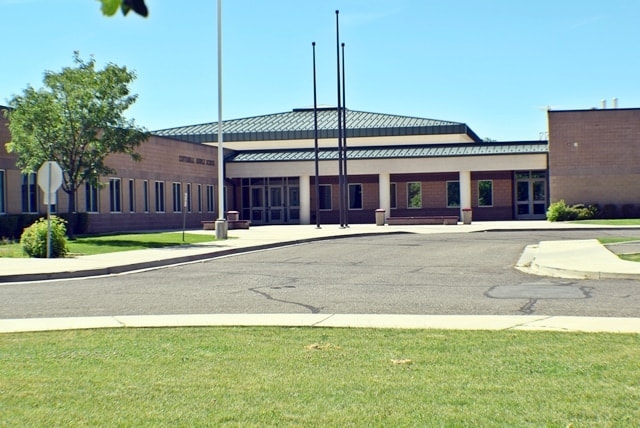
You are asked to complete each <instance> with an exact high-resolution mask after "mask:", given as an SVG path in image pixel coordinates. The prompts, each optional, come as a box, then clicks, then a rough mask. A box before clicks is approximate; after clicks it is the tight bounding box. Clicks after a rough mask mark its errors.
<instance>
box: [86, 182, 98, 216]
mask: <svg viewBox="0 0 640 428" xmlns="http://www.w3.org/2000/svg"><path fill="white" fill-rule="evenodd" d="M84 194H85V205H84V207H85V211H87V212H88V213H97V212H98V186H97V185H95V184H91V183H84Z"/></svg>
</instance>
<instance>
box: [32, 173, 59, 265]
mask: <svg viewBox="0 0 640 428" xmlns="http://www.w3.org/2000/svg"><path fill="white" fill-rule="evenodd" d="M61 185H62V168H60V165H58V163H57V162H55V161H47V162H45V163H43V164H42V166H41V167H40V169H39V170H38V186H40V188H41V189H42V191H43V192H44V203H45V205H46V206H47V258H48V259H50V258H51V205H52V204H55V203H57V198H56V192H57V191H58V189H59V188H60V186H61Z"/></svg>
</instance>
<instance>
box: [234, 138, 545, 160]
mask: <svg viewBox="0 0 640 428" xmlns="http://www.w3.org/2000/svg"><path fill="white" fill-rule="evenodd" d="M548 149H549V147H548V143H547V141H521V142H509V143H461V144H446V145H444V144H438V145H433V144H430V145H420V146H402V147H398V146H385V147H354V148H348V150H347V157H348V159H349V160H356V159H393V158H396V159H397V158H436V157H456V156H491V155H517V154H538V153H547V152H548ZM314 153H315V152H314V149H313V148H309V149H289V150H247V151H242V152H237V153H234V154H233V155H231V156H230V157H229V158H228V159H227V162H290V161H313V160H314V159H315V154H314ZM318 159H320V160H335V159H338V149H337V148H335V149H326V148H323V149H320V150H319V152H318Z"/></svg>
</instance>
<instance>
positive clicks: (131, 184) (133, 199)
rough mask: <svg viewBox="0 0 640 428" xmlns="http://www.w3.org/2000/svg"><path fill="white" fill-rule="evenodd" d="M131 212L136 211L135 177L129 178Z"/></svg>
mask: <svg viewBox="0 0 640 428" xmlns="http://www.w3.org/2000/svg"><path fill="white" fill-rule="evenodd" d="M129 212H130V213H134V212H136V186H135V181H134V180H133V179H130V180H129Z"/></svg>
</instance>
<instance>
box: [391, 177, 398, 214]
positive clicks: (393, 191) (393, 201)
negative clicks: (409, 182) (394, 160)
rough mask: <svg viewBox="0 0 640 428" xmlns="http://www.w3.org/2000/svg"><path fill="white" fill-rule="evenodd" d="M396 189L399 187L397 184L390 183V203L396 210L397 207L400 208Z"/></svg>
mask: <svg viewBox="0 0 640 428" xmlns="http://www.w3.org/2000/svg"><path fill="white" fill-rule="evenodd" d="M396 189H397V185H396V183H389V199H390V201H389V203H390V204H391V207H390V208H391V209H392V210H394V209H396V208H398V197H397V196H396V195H397V193H396Z"/></svg>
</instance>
